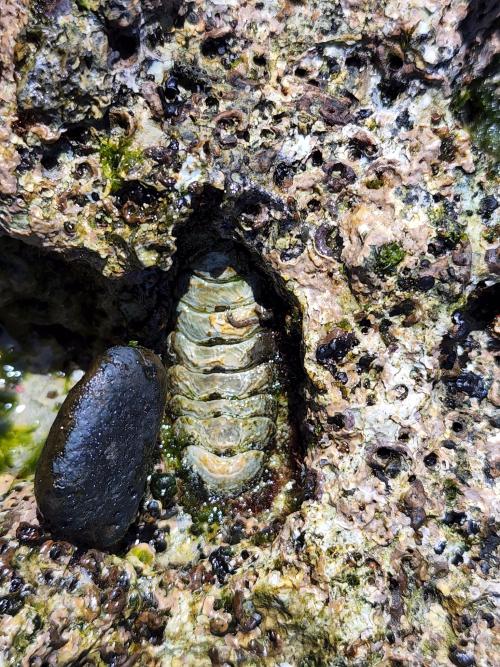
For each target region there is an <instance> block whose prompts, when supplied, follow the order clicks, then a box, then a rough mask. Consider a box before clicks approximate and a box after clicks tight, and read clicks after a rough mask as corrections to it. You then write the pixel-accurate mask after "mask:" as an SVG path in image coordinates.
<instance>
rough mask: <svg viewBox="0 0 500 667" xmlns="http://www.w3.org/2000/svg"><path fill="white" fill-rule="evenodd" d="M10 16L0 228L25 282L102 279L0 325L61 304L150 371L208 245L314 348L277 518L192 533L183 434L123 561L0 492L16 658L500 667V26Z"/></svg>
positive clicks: (10, 655)
mask: <svg viewBox="0 0 500 667" xmlns="http://www.w3.org/2000/svg"><path fill="white" fill-rule="evenodd" d="M4 6H6V7H7V14H6V16H7V21H6V22H5V20H4V19H3V17H2V20H3V21H4V23H5V25H6V26H7V29H6V30H5V31H2V36H1V40H2V46H4V47H5V48H3V49H2V50H1V51H2V52H1V54H0V58H1V59H2V60H1V62H2V70H1V75H2V77H3V78H4V79H5V85H4V86H2V87H1V88H0V90H1V93H0V105H1V113H2V116H3V117H5V119H6V122H5V123H4V126H3V127H2V129H1V130H0V142H1V144H0V177H1V182H0V189H1V191H2V193H4V196H3V197H2V200H1V202H0V229H1V230H2V232H4V233H5V234H7V235H8V236H10V237H12V238H11V239H9V242H10V244H9V247H10V248H11V249H12V248H13V246H14V245H16V242H17V244H18V245H19V244H20V245H21V246H22V247H25V246H27V244H30V246H32V247H31V248H30V251H31V253H30V257H32V258H33V265H34V267H35V266H36V269H35V268H34V271H33V273H34V274H36V275H38V274H37V269H43V266H44V264H46V263H47V264H50V266H55V265H56V264H58V265H59V266H61V267H64V269H63V268H61V270H60V275H61V276H63V275H67V274H68V272H69V271H74V274H73V275H75V276H76V275H77V274H78V275H79V276H80V277H82V276H84V277H83V278H81V280H80V284H79V287H78V289H75V287H73V288H72V287H71V286H68V281H67V280H63V279H61V280H60V281H59V283H58V281H57V279H56V278H54V279H53V280H48V281H47V282H46V283H44V289H43V292H44V295H43V300H42V299H41V296H40V295H39V294H38V295H36V283H37V281H36V280H32V284H33V289H32V292H33V294H35V296H34V297H33V299H30V296H29V295H30V290H28V289H27V287H26V285H27V281H28V280H29V277H30V276H29V275H28V277H27V278H26V280H24V279H23V280H22V281H21V283H19V282H18V283H17V284H16V281H13V280H12V279H10V284H12V286H13V290H15V293H16V294H18V295H19V298H18V299H15V298H12V299H10V300H9V298H8V296H6V295H4V294H3V293H2V290H1V286H0V296H1V300H2V304H5V305H6V307H5V308H4V310H6V311H8V310H9V307H10V306H9V307H7V306H8V305H9V304H11V307H12V308H13V309H15V310H16V312H17V313H18V316H17V318H11V319H12V320H13V319H17V320H20V319H22V318H24V319H25V321H26V323H27V325H26V326H28V325H29V324H30V323H31V322H35V321H36V322H40V320H41V319H42V317H41V314H40V310H39V308H38V307H37V304H39V303H40V302H41V301H43V303H45V304H46V307H47V308H48V311H49V312H50V317H51V330H54V327H56V326H57V325H58V320H59V323H60V325H59V326H64V331H65V332H67V331H68V330H70V331H76V332H77V333H78V332H81V335H84V336H88V335H90V333H91V331H90V330H94V331H95V332H96V334H97V333H99V334H100V336H101V338H100V339H99V336H97V338H98V343H102V342H103V341H104V342H106V344H108V343H109V341H110V340H112V339H114V338H116V337H118V338H120V339H121V340H125V341H127V340H129V339H134V340H135V339H137V340H139V341H140V342H142V343H144V341H145V340H146V339H148V337H152V336H153V335H154V336H156V334H161V335H159V336H157V338H158V341H157V344H158V348H155V349H159V350H160V349H161V339H162V336H163V338H165V337H166V334H167V333H168V330H169V327H171V320H170V319H169V317H170V316H169V313H171V311H172V308H173V307H174V304H172V303H171V302H170V301H169V294H171V293H172V292H171V290H169V289H167V288H168V286H169V285H172V284H174V283H176V281H177V278H178V275H179V273H178V272H179V267H182V266H183V265H184V264H185V262H186V260H187V258H189V255H190V252H191V247H192V246H191V244H192V243H193V242H194V240H195V239H199V238H203V239H209V238H214V239H220V238H224V239H230V240H231V241H233V242H235V243H237V244H239V245H240V246H241V247H242V248H243V249H245V250H246V251H247V252H248V253H249V255H250V256H251V258H252V261H254V263H255V265H256V267H257V268H258V269H259V270H260V271H261V272H263V273H264V274H265V276H266V277H267V279H268V280H269V284H270V285H272V287H273V289H274V290H275V291H276V294H277V295H278V297H279V298H280V299H281V301H282V303H283V307H284V310H285V311H286V314H285V316H284V323H285V324H284V326H283V331H284V334H285V335H286V337H287V340H288V339H289V340H292V338H293V336H291V335H290V336H289V333H290V334H292V333H293V331H295V332H298V334H299V335H298V337H299V338H300V340H299V341H298V344H297V346H296V347H297V349H298V350H299V352H298V353H297V355H296V356H297V357H298V366H300V370H301V375H300V381H297V382H296V383H295V385H294V386H295V391H294V394H295V396H296V398H297V404H298V405H299V406H301V408H302V409H301V410H296V413H297V416H298V418H299V421H300V427H301V442H300V443H299V444H300V446H299V447H298V448H297V449H294V451H296V452H297V467H298V472H299V474H298V476H297V479H296V480H295V482H296V488H295V487H293V484H291V486H292V487H293V490H294V491H295V490H296V489H297V491H300V493H297V498H298V500H297V503H296V504H295V505H293V506H290V507H289V506H287V507H283V508H282V509H283V512H282V518H281V519H280V520H279V521H275V520H274V518H273V517H269V516H267V515H266V514H265V513H264V514H253V515H251V514H249V513H248V512H247V511H246V510H245V509H244V508H241V509H240V510H239V511H238V512H236V511H235V513H234V515H233V517H232V519H233V526H232V529H231V530H230V531H226V532H225V531H224V530H222V529H220V526H219V524H218V521H217V517H218V512H214V514H211V515H210V516H205V518H204V519H205V520H204V522H200V521H198V522H194V521H193V516H194V514H195V510H196V498H194V499H193V502H192V506H191V508H190V511H187V510H188V509H189V508H187V507H186V506H184V505H182V504H179V503H177V501H176V500H175V488H176V486H175V484H174V483H173V482H172V477H170V475H176V474H177V472H176V465H177V461H176V457H175V455H174V454H175V452H174V448H173V443H172V442H171V441H169V440H168V438H165V437H164V438H163V439H164V451H163V456H162V458H161V460H159V461H158V462H157V464H156V473H158V474H167V475H169V477H168V480H170V481H169V482H168V485H167V486H168V493H166V494H165V497H164V498H163V499H162V495H161V493H158V492H157V491H158V490H157V489H156V484H155V485H154V487H155V489H156V490H155V492H154V493H155V496H156V498H153V499H152V500H149V499H148V500H147V501H146V503H145V504H144V506H143V508H142V510H141V516H140V519H139V521H138V523H137V528H136V533H135V539H137V540H139V544H135V545H134V546H133V547H132V548H130V549H125V550H124V551H123V553H121V554H120V555H111V554H105V555H103V554H102V553H101V552H99V551H96V550H94V551H91V552H85V553H82V552H81V551H80V550H78V551H76V550H75V548H74V546H72V545H70V544H68V543H66V542H61V541H57V540H54V539H53V536H51V535H47V534H45V535H44V534H42V533H41V532H40V529H39V526H38V524H37V520H36V513H35V506H34V500H33V485H32V481H31V480H29V479H28V480H24V481H20V480H15V481H12V480H10V482H9V484H8V485H7V488H6V490H5V495H4V500H3V511H2V518H1V526H2V534H3V540H4V546H3V549H2V553H1V554H0V557H1V558H2V561H3V565H4V566H5V567H3V568H2V572H3V573H5V576H4V580H3V582H2V584H1V585H2V591H1V595H2V596H3V600H4V601H2V602H1V605H2V606H1V609H4V610H6V611H5V614H4V616H3V617H2V628H1V630H2V632H1V633H0V634H1V639H0V647H1V650H2V651H3V654H4V656H5V661H6V662H7V663H9V664H23V662H24V663H27V662H29V661H31V662H32V663H33V664H43V663H44V662H45V663H48V664H65V663H68V662H70V661H75V660H77V661H78V662H77V664H81V663H87V664H95V665H99V666H100V665H103V664H130V661H135V664H137V665H154V664H163V665H168V666H169V667H170V666H172V667H177V666H179V665H186V664H187V665H194V666H196V667H198V666H200V665H201V666H202V667H205V666H207V667H210V665H227V664H233V665H240V664H244V665H259V666H260V665H269V666H274V665H282V666H288V665H292V667H312V666H316V665H321V666H323V665H329V666H332V667H333V666H335V667H340V666H342V667H343V666H346V667H347V666H348V667H351V666H352V667H365V666H369V665H384V666H385V665H389V666H391V667H396V666H397V665H404V666H405V667H406V666H408V667H410V666H411V667H413V666H414V665H419V666H420V665H423V666H426V667H427V666H429V667H430V666H431V665H432V666H434V665H443V666H446V667H450V666H451V665H453V664H455V665H457V664H464V665H465V664H473V663H475V664H476V665H480V666H481V667H483V666H484V667H493V665H495V664H496V663H498V657H497V656H498V646H497V645H496V644H495V642H496V635H495V622H496V618H495V601H496V599H497V597H496V596H497V594H498V588H497V584H496V580H497V578H498V561H497V556H496V549H497V547H498V540H499V538H498V515H499V504H498V492H497V488H496V484H497V480H498V475H499V467H500V460H499V456H498V445H497V442H498V427H499V421H498V417H497V415H496V409H497V408H498V405H499V403H500V390H499V380H498V377H497V372H498V367H497V366H496V365H495V357H496V356H497V355H498V336H499V333H500V329H499V323H498V320H495V319H494V317H495V314H496V307H495V305H494V304H495V303H496V302H497V300H498V288H497V287H495V281H496V280H497V276H498V260H497V258H498V229H499V228H498V214H499V208H498V195H497V186H498V183H497V175H498V169H497V165H496V160H497V159H498V154H499V141H498V136H499V135H498V123H499V120H498V118H499V116H498V100H497V96H496V90H497V87H498V81H497V80H496V79H495V76H496V75H495V72H496V71H497V65H496V62H497V61H496V58H497V56H496V53H497V52H498V46H499V38H498V33H497V30H496V27H495V21H494V16H495V13H494V12H495V10H494V8H492V6H493V3H490V2H468V1H467V0H447V1H446V2H442V1H438V0H425V1H424V0H409V1H408V2H403V1H402V0H381V1H380V2H359V1H356V0H303V1H302V2H301V1H299V0H262V1H261V0H248V1H245V0H243V1H241V2H240V1H236V0H194V1H193V2H182V3H179V4H175V5H173V4H169V3H161V4H160V3H155V2H149V1H148V2H140V1H139V0H123V1H121V2H116V3H114V2H113V3H108V2H104V0H103V1H100V0H78V2H76V1H74V2H71V1H68V2H52V1H51V2H42V1H40V0H39V1H38V2H34V3H33V4H32V5H30V6H28V3H27V2H21V1H20V0H17V2H16V1H14V0H7V2H5V0H4ZM65 54H68V57H67V58H66V57H65ZM39 73H42V74H43V80H44V82H45V87H44V89H41V88H40V87H39V86H38V85H37V76H38V74H39ZM27 254H28V253H26V251H16V252H15V253H12V252H11V253H9V254H8V258H9V261H10V263H11V264H10V265H12V262H14V261H15V260H16V259H17V257H21V258H26V257H27ZM56 255H57V262H56V260H55V256H56ZM4 257H5V255H4ZM1 258H2V253H1V248H0V260H1V261H0V265H1V264H3V265H4V266H5V263H6V260H5V259H3V260H2V259H1ZM75 260H78V261H77V262H76V261H75ZM82 263H83V264H84V265H85V267H86V268H85V271H84V272H81V270H80V268H79V267H80V266H81V264H82ZM0 268H1V266H0ZM10 273H11V272H9V271H3V273H2V275H10ZM41 273H43V270H41ZM97 276H98V278H97ZM162 280H163V281H164V282H162ZM146 284H147V289H146V287H145V285H146ZM95 285H99V286H100V287H99V294H104V295H105V300H104V303H105V304H106V307H105V308H99V307H98V305H97V304H96V306H95V308H94V307H93V305H92V299H91V298H88V296H89V294H91V293H92V290H93V289H94V286H95ZM104 285H105V287H104ZM62 294H64V295H65V296H64V298H63V297H62ZM76 295H78V296H76ZM160 295H163V296H161V298H160ZM66 296H69V297H70V299H69V302H70V303H71V304H74V306H73V307H72V308H71V312H72V313H73V312H74V313H75V316H74V318H71V322H69V321H68V317H67V314H68V313H67V311H65V309H60V314H58V305H59V307H60V304H61V303H64V302H68V298H66ZM82 301H83V302H84V303H85V307H82V305H81V304H82ZM100 303H102V302H100ZM49 306H50V308H49ZM115 318H116V319H115ZM77 322H78V324H76V323H77ZM90 322H91V324H90ZM113 323H116V326H113ZM118 324H119V326H118ZM285 325H286V326H285ZM71 327H73V329H71ZM59 331H60V329H59ZM128 337H129V338H128ZM173 452H174V453H173ZM156 479H157V478H155V480H156ZM164 500H165V502H163V501H164ZM220 509H221V508H217V510H220ZM222 509H223V508H222ZM283 516H284V517H286V518H283ZM127 661H129V662H127Z"/></svg>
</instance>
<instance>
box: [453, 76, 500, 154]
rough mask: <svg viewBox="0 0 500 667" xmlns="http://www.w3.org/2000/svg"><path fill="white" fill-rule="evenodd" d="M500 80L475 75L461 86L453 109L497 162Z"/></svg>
mask: <svg viewBox="0 0 500 667" xmlns="http://www.w3.org/2000/svg"><path fill="white" fill-rule="evenodd" d="M497 86H498V84H496V83H495V81H493V80H491V79H490V80H488V79H483V78H479V79H475V80H474V81H472V82H471V83H470V84H469V85H468V86H465V87H462V88H460V89H459V90H458V91H457V92H456V93H455V95H454V96H453V100H452V103H451V110H452V111H453V112H454V114H455V115H456V116H457V117H458V118H459V120H460V121H461V122H462V123H463V124H464V125H465V126H466V127H467V129H468V130H469V132H470V133H471V136H472V139H473V141H474V143H475V144H476V145H477V146H478V148H480V149H481V150H482V151H484V152H485V153H488V154H489V155H491V156H492V157H493V158H494V159H495V161H496V162H498V160H500V100H499V97H498V93H497Z"/></svg>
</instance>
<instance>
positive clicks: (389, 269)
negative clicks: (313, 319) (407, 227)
mask: <svg viewBox="0 0 500 667" xmlns="http://www.w3.org/2000/svg"><path fill="white" fill-rule="evenodd" d="M405 254H406V253H405V251H404V250H403V248H402V247H401V246H400V245H399V243H396V241H393V242H392V243H384V245H382V246H380V248H379V249H378V250H377V251H376V253H375V271H376V272H377V273H378V274H379V275H381V276H385V275H389V274H391V273H394V271H395V270H396V267H397V265H398V264H400V263H401V262H402V261H403V259H404V257H405Z"/></svg>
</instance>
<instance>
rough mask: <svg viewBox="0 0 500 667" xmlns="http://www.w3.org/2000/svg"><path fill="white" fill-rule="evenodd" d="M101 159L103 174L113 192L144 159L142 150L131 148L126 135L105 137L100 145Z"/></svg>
mask: <svg viewBox="0 0 500 667" xmlns="http://www.w3.org/2000/svg"><path fill="white" fill-rule="evenodd" d="M99 160H100V163H101V169H102V173H103V176H104V177H105V178H106V180H107V181H108V188H109V190H110V192H111V193H114V192H116V191H117V190H119V189H120V187H121V186H122V185H123V181H124V179H125V177H126V175H127V174H128V172H129V171H130V170H131V169H132V168H133V167H135V166H137V165H138V164H139V163H140V162H141V161H142V151H141V150H140V149H137V148H131V140H130V139H129V138H126V137H118V138H116V137H105V138H103V139H102V140H101V143H100V145H99Z"/></svg>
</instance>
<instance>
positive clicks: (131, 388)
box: [35, 347, 166, 548]
mask: <svg viewBox="0 0 500 667" xmlns="http://www.w3.org/2000/svg"><path fill="white" fill-rule="evenodd" d="M165 400H166V375H165V370H164V368H163V365H162V362H161V360H160V359H159V357H157V356H156V355H155V354H154V353H152V352H150V351H149V350H146V349H144V348H133V347H113V348H111V349H109V350H108V351H107V352H106V353H105V354H104V355H103V356H101V357H100V358H98V359H97V360H96V361H95V362H94V364H93V365H92V367H91V368H90V369H89V370H88V371H87V372H86V373H85V375H84V376H83V378H82V379H81V380H80V381H79V382H78V384H77V385H75V387H74V388H73V389H72V390H71V391H70V392H69V394H68V396H67V398H66V399H65V401H64V403H63V405H62V407H61V409H60V410H59V413H58V415H57V417H56V419H55V421H54V424H53V425H52V428H51V430H50V432H49V435H48V438H47V441H46V443H45V446H44V448H43V450H42V453H41V455H40V459H39V462H38V466H37V470H36V475H35V496H36V500H37V505H38V509H39V511H40V514H41V516H42V520H43V524H44V526H46V527H47V528H48V529H49V530H50V531H51V532H52V533H53V534H54V535H57V536H59V537H63V538H65V539H68V540H70V541H72V542H74V543H77V544H83V545H85V546H94V547H100V548H107V547H111V546H113V545H116V544H117V543H118V542H119V541H120V540H121V539H122V538H123V536H124V535H125V533H126V531H127V529H128V527H129V525H130V524H131V523H132V521H133V520H134V518H135V516H136V514H137V510H138V508H139V503H140V501H141V498H142V495H143V493H144V490H145V485H146V477H147V475H148V473H149V471H150V468H151V464H152V460H153V452H154V449H155V445H156V443H157V439H158V433H159V429H160V424H161V419H162V417H163V411H164V407H165Z"/></svg>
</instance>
